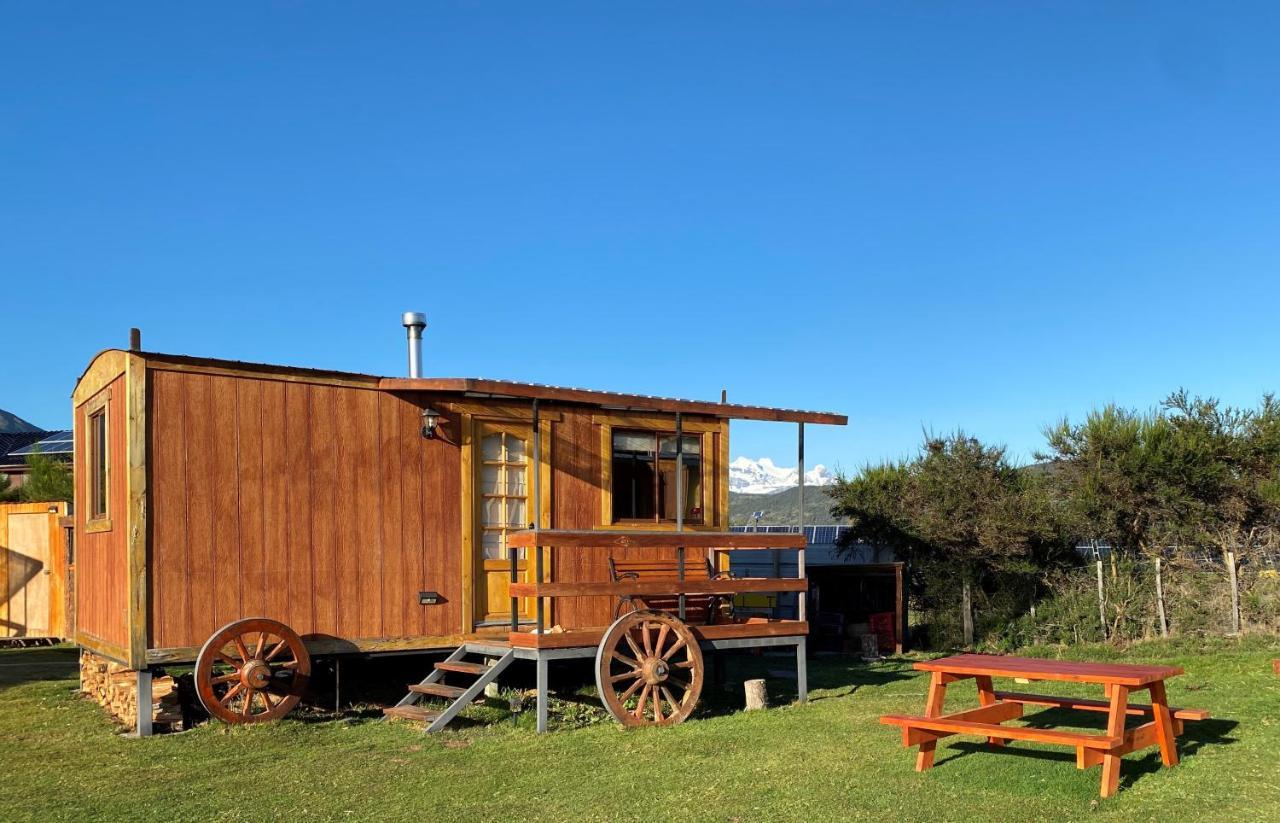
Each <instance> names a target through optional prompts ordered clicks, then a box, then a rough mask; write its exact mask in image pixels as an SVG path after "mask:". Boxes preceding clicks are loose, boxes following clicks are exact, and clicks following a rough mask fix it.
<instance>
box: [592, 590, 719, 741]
mask: <svg viewBox="0 0 1280 823" xmlns="http://www.w3.org/2000/svg"><path fill="white" fill-rule="evenodd" d="M702 674H703V668H702V650H701V649H700V648H699V647H698V640H697V638H695V637H694V636H693V632H691V631H690V630H689V627H688V626H686V625H685V624H684V623H683V622H682V621H680V620H678V619H677V618H675V617H672V616H671V615H669V614H667V613H666V612H657V611H651V610H642V611H635V612H631V613H630V614H624V615H622V616H621V617H619V618H618V619H617V620H615V621H614V622H613V625H612V626H610V627H609V631H607V632H605V635H604V638H603V639H602V640H601V641H600V646H599V648H597V649H596V687H597V688H598V689H599V691H600V702H601V703H603V704H604V707H605V708H606V709H608V710H609V714H611V715H613V717H614V719H615V720H617V721H618V722H619V723H621V724H622V725H624V726H670V725H673V724H676V723H682V722H684V720H685V719H686V718H688V717H689V715H690V714H692V713H693V708H694V706H697V705H698V696H699V695H701V694H702Z"/></svg>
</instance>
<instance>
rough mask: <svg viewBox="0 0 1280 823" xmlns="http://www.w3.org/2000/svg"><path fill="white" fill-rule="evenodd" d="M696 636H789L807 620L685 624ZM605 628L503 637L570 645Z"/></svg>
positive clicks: (531, 644)
mask: <svg viewBox="0 0 1280 823" xmlns="http://www.w3.org/2000/svg"><path fill="white" fill-rule="evenodd" d="M689 630H690V631H691V632H693V635H694V637H697V638H698V639H699V640H736V639H746V638H757V637H793V636H802V635H807V634H808V633H809V624H808V623H807V622H805V621H802V620H775V621H768V622H765V621H761V622H756V623H723V624H717V625H712V626H689ZM604 633H605V629H603V628H593V629H575V630H573V631H567V632H558V633H556V634H533V633H532V632H509V633H508V634H507V635H506V638H505V639H506V641H507V642H508V643H510V644H511V645H512V646H515V647H517V648H522V649H574V648H580V647H584V646H598V645H600V640H601V638H603V637H604Z"/></svg>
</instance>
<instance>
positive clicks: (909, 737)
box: [902, 703, 1022, 746]
mask: <svg viewBox="0 0 1280 823" xmlns="http://www.w3.org/2000/svg"><path fill="white" fill-rule="evenodd" d="M1019 717H1022V706H1021V705H1020V704H1018V703H992V704H990V705H988V706H979V707H978V708H976V709H965V710H964V711H959V712H951V713H950V714H944V715H939V718H940V719H942V720H960V721H967V722H973V723H1003V722H1004V721H1006V720H1016V719H1017V718H1019ZM944 737H951V734H950V733H946V732H928V731H922V730H920V729H916V728H912V727H909V726H903V727H902V745H904V746H916V745H919V744H920V743H925V742H928V741H930V740H932V741H935V742H936V741H938V740H940V739H942V738H944Z"/></svg>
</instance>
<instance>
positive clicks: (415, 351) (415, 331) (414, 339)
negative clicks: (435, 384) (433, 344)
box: [400, 311, 427, 377]
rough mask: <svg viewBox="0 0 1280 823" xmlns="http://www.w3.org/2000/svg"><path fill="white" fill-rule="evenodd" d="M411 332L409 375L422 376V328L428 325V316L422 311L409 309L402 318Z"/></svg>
mask: <svg viewBox="0 0 1280 823" xmlns="http://www.w3.org/2000/svg"><path fill="white" fill-rule="evenodd" d="M400 322H401V323H403V324H404V327H405V329H406V330H408V333H409V376H410V377H421V376H422V330H423V329H425V328H426V327H427V316H426V315H425V314H423V313H422V312H416V311H407V312H405V313H404V316H403V317H402V318H400Z"/></svg>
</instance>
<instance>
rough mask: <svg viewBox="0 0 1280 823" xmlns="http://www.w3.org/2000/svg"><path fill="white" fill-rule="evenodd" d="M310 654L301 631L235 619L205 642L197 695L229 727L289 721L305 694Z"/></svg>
mask: <svg viewBox="0 0 1280 823" xmlns="http://www.w3.org/2000/svg"><path fill="white" fill-rule="evenodd" d="M310 676H311V656H310V655H309V654H307V648H306V646H304V645H303V644H302V638H300V637H298V635H297V633H296V632H295V631H294V630H293V629H291V628H289V627H288V626H286V625H285V624H283V623H281V622H280V621H278V620H270V619H268V618H265V617H250V618H247V619H244V620H236V621H233V622H231V623H228V624H227V625H225V626H223V627H222V628H221V629H219V630H218V631H216V632H215V633H214V634H213V636H212V637H210V638H209V639H208V640H207V641H205V644H204V646H203V647H202V648H201V649H200V656H199V657H197V658H196V672H195V681H196V694H197V695H198V696H199V697H200V703H201V704H203V705H204V707H205V710H206V711H208V712H209V714H211V715H213V716H214V717H216V718H218V719H219V720H222V721H224V722H226V723H262V722H265V721H268V720H277V719H279V718H281V717H284V716H285V715H286V714H288V713H289V712H290V711H292V710H293V707H294V706H297V705H298V701H299V700H301V699H302V695H303V694H304V693H305V692H306V689H307V681H308V679H309V678H310Z"/></svg>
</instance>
